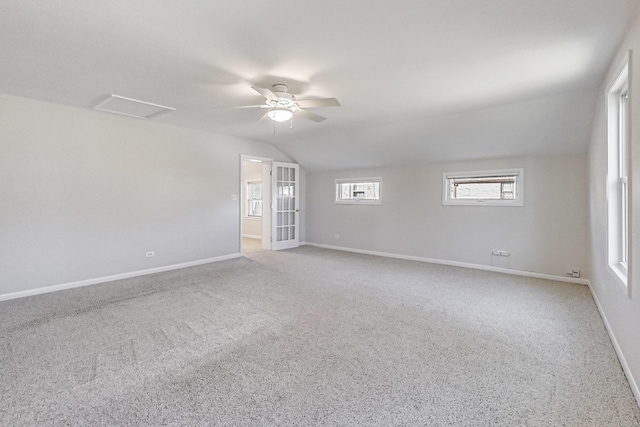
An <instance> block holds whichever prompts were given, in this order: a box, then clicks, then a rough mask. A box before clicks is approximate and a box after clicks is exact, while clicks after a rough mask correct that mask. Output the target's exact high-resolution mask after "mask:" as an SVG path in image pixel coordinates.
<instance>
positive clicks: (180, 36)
mask: <svg viewBox="0 0 640 427" xmlns="http://www.w3.org/2000/svg"><path fill="white" fill-rule="evenodd" d="M639 5H640V2H638V1H637V0H491V1H478V0H455V1H452V0H411V1H410V0H406V1H401V2H390V1H378V0H357V1H344V0H323V1H310V0H298V1H292V0H270V1H265V0H242V1H219V0H187V1H182V2H177V1H162V0H160V1H159V0H129V1H124V0H122V1H117V0H116V1H101V2H90V1H86V0H83V1H81V0H47V1H34V2H30V1H10V0H0V51H1V52H2V65H1V67H0V77H1V78H0V92H2V93H6V94H11V95H17V96H23V97H27V98H34V99H39V100H44V101H49V102H54V103H59V104H65V105H71V106H76V107H83V108H90V107H92V106H93V105H95V104H96V103H97V102H98V101H100V100H101V99H103V98H104V97H105V96H106V95H108V94H112V93H113V94H117V95H122V96H126V97H131V98H136V99H141V100H145V101H149V102H153V103H158V104H162V105H168V106H171V107H174V108H176V111H175V112H173V113H169V114H165V115H161V116H158V117H156V118H153V119H152V120H154V121H158V122H164V123H169V124H174V125H178V126H185V127H189V128H195V129H201V130H205V131H210V132H215V133H220V134H228V135H234V136H238V137H242V138H247V139H251V140H256V141H263V142H266V143H270V144H273V145H275V146H276V147H277V148H279V149H280V150H282V151H283V152H285V153H287V154H288V155H290V156H291V157H292V158H294V159H295V160H296V161H298V162H300V163H301V164H302V165H303V166H304V167H305V168H306V169H308V170H310V171H317V170H328V169H341V168H360V167H374V166H386V165H399V164H409V163H418V162H432V161H445V160H461V159H477V158H488V157H512V156H521V155H552V154H562V153H579V152H585V151H586V149H587V144H588V140H589V133H590V131H591V121H592V116H593V111H594V103H595V95H596V87H597V85H598V84H599V83H600V80H601V79H602V77H603V75H604V72H605V69H606V67H607V66H608V64H609V62H610V61H611V59H612V55H613V52H614V51H615V49H616V47H617V45H618V43H619V42H620V40H621V38H622V36H623V35H624V32H625V30H626V28H627V26H628V25H629V23H630V22H631V20H632V19H634V18H635V16H636V15H637V13H638V10H639ZM275 83H285V84H288V85H289V89H290V92H292V93H294V94H296V95H298V97H299V98H323V97H336V98H338V99H339V100H340V103H341V104H342V106H341V107H331V108H323V109H317V110H315V109H314V110H312V111H313V112H315V113H318V114H321V115H323V116H325V117H327V118H328V119H327V120H326V121H324V122H321V123H315V122H311V121H307V120H304V119H301V118H300V119H294V122H293V128H290V127H289V123H282V124H277V125H275V129H274V123H273V122H271V121H261V122H257V121H256V120H257V119H258V118H259V117H260V116H261V115H262V114H264V110H259V109H233V108H230V107H233V106H241V105H247V104H259V103H262V101H263V98H262V97H261V96H260V95H259V94H258V93H256V92H255V91H254V90H252V89H251V86H252V85H254V86H261V87H271V85H272V84H275ZM96 114H100V113H96ZM131 120H135V119H131ZM274 130H275V135H274Z"/></svg>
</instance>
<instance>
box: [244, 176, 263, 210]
mask: <svg viewBox="0 0 640 427" xmlns="http://www.w3.org/2000/svg"><path fill="white" fill-rule="evenodd" d="M247 216H249V217H261V216H262V182H257V181H253V182H252V181H249V182H247Z"/></svg>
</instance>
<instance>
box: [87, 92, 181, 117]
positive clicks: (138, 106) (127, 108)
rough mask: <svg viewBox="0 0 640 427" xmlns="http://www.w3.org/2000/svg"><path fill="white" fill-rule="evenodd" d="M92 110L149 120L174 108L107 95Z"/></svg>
mask: <svg viewBox="0 0 640 427" xmlns="http://www.w3.org/2000/svg"><path fill="white" fill-rule="evenodd" d="M93 109H94V110H98V111H105V112H107V113H113V114H120V115H122V116H128V117H135V118H137V119H150V118H152V117H155V116H158V115H160V114H162V113H166V112H169V111H175V110H176V109H175V108H171V107H166V106H164V105H158V104H153V103H151V102H145V101H140V100H137V99H132V98H126V97H124V96H119V95H113V94H112V95H109V96H108V97H107V99H105V100H104V101H101V102H100V103H98V104H97V105H96V106H95V107H93Z"/></svg>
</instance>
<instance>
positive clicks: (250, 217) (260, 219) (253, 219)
mask: <svg viewBox="0 0 640 427" xmlns="http://www.w3.org/2000/svg"><path fill="white" fill-rule="evenodd" d="M244 219H248V220H249V221H262V217H261V216H245V217H244Z"/></svg>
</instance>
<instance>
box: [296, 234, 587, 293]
mask: <svg viewBox="0 0 640 427" xmlns="http://www.w3.org/2000/svg"><path fill="white" fill-rule="evenodd" d="M305 244H306V245H308V246H315V247H318V248H324V249H333V250H336V251H345V252H354V253H358V254H365V255H376V256H382V257H387V258H397V259H406V260H409V261H420V262H428V263H431V264H442V265H450V266H453V267H463V268H473V269H475V270H486V271H493V272H496V273H506V274H513V275H515V276H527V277H535V278H537V279H547V280H557V281H560V282H569V283H578V284H580V285H589V281H588V280H587V279H580V278H576V277H566V276H556V275H554V274H545V273H536V272H533V271H523V270H512V269H510V268H501V267H494V266H492V265H482V264H471V263H468V262H459V261H447V260H442V259H436V258H423V257H417V256H411V255H399V254H392V253H387V252H376V251H367V250H364V249H352V248H345V247H343V246H332V245H323V244H320V243H312V242H305Z"/></svg>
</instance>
